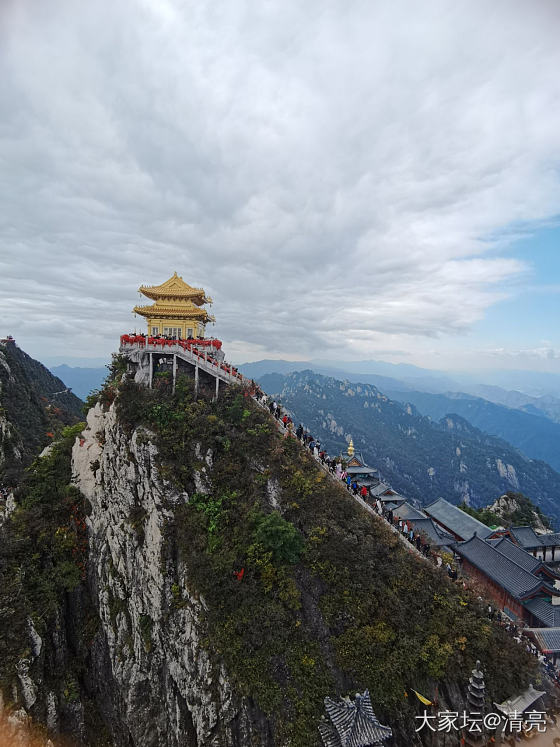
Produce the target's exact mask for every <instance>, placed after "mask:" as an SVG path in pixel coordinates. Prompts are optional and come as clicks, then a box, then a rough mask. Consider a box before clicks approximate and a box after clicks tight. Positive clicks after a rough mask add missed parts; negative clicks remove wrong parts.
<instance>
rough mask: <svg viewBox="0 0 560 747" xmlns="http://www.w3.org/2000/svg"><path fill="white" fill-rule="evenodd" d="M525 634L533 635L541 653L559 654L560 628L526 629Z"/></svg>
mask: <svg viewBox="0 0 560 747" xmlns="http://www.w3.org/2000/svg"><path fill="white" fill-rule="evenodd" d="M525 632H526V633H531V634H532V635H533V637H534V639H535V641H536V643H537V645H538V647H539V648H540V650H541V651H542V652H544V653H559V652H560V628H527V630H526V631H525Z"/></svg>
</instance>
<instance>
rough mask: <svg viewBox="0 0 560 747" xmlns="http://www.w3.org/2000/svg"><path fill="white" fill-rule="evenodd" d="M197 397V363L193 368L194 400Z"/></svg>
mask: <svg viewBox="0 0 560 747" xmlns="http://www.w3.org/2000/svg"><path fill="white" fill-rule="evenodd" d="M197 397H198V363H195V366H194V398H195V399H196V398H197Z"/></svg>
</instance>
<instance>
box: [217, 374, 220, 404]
mask: <svg viewBox="0 0 560 747" xmlns="http://www.w3.org/2000/svg"><path fill="white" fill-rule="evenodd" d="M219 388H220V379H219V378H218V377H217V376H216V400H217V399H218V390H219Z"/></svg>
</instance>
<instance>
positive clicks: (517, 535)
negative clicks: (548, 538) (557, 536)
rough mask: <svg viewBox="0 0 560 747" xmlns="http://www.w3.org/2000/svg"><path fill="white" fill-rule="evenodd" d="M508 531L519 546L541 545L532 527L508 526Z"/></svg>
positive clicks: (531, 546)
mask: <svg viewBox="0 0 560 747" xmlns="http://www.w3.org/2000/svg"><path fill="white" fill-rule="evenodd" d="M509 531H510V534H512V535H513V538H514V540H515V541H516V542H517V544H518V545H521V547H527V548H533V547H543V542H542V540H541V538H540V537H539V535H538V534H536V533H535V530H534V529H533V527H510V530H509Z"/></svg>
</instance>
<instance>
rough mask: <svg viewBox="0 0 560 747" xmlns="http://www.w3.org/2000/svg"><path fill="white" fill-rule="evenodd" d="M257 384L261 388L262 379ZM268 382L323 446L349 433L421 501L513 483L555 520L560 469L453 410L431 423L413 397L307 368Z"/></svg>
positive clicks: (474, 497) (471, 499)
mask: <svg viewBox="0 0 560 747" xmlns="http://www.w3.org/2000/svg"><path fill="white" fill-rule="evenodd" d="M261 383H262V385H263V386H265V388H266V387H267V378H263V379H262V380H261ZM268 383H270V384H271V385H272V386H271V387H269V390H271V389H278V386H279V384H281V385H282V389H281V391H280V392H279V397H280V399H281V401H282V403H283V404H284V405H285V406H286V407H288V408H289V409H290V410H291V411H292V412H293V413H294V416H295V417H296V418H297V419H298V420H301V421H302V422H303V423H304V424H305V425H306V426H307V427H309V428H310V429H311V430H312V432H313V434H314V435H315V436H316V437H317V438H319V439H320V440H321V442H322V443H323V445H324V446H326V447H327V450H328V451H329V453H332V454H337V453H340V452H342V451H344V450H345V449H346V445H347V442H348V440H349V438H350V436H352V438H353V439H354V444H355V446H356V448H357V449H358V450H359V451H361V452H362V453H363V455H364V457H365V458H366V459H367V461H368V463H369V464H370V465H372V466H375V467H378V468H379V469H380V471H381V473H382V475H383V476H384V477H385V478H386V479H387V480H388V481H389V482H390V483H391V485H392V486H393V487H394V488H395V489H397V490H398V491H399V492H402V494H403V495H406V496H407V497H409V498H412V499H415V500H417V501H418V502H419V503H421V504H427V503H430V502H431V501H432V500H435V499H436V498H438V497H440V496H441V497H444V498H446V499H447V500H450V501H451V502H453V503H459V502H461V501H465V502H467V503H469V504H472V505H473V506H475V507H476V506H483V505H487V504H489V503H492V502H493V501H494V500H495V499H496V498H497V497H499V496H500V495H502V494H503V493H506V492H508V491H512V490H513V491H518V492H522V493H524V494H525V495H527V496H529V497H530V498H531V499H532V500H533V501H534V502H535V503H536V504H537V505H538V506H539V507H540V508H541V510H542V511H543V512H544V513H545V514H547V515H550V516H551V517H553V519H554V520H555V521H558V520H559V519H560V504H559V503H558V496H560V475H559V474H558V473H557V472H555V471H554V470H553V469H552V468H551V467H550V466H549V465H548V464H546V463H545V462H543V461H539V460H536V459H530V458H528V457H526V456H525V455H524V454H523V453H522V452H521V451H519V450H517V449H515V448H514V447H512V446H511V445H510V444H508V443H507V442H506V441H503V440H502V439H500V438H497V437H495V436H490V435H488V434H487V433H484V432H482V431H480V430H479V429H478V428H476V427H474V426H473V425H471V424H470V423H469V422H468V421H467V420H466V419H465V418H463V417H460V416H459V415H447V416H446V417H444V418H443V419H442V420H441V421H440V422H433V421H432V420H430V419H429V418H427V417H425V416H423V415H421V414H420V413H419V412H418V410H417V409H416V408H415V407H414V406H413V405H412V404H402V403H399V402H396V401H393V400H391V399H389V397H387V396H386V395H385V394H383V393H382V392H380V391H379V389H377V388H376V387H375V386H373V385H371V384H356V383H353V382H349V381H341V380H338V379H334V378H331V377H324V376H321V375H319V374H316V373H313V372H312V371H304V372H299V373H291V374H288V375H287V376H286V377H285V378H283V379H281V380H280V379H278V377H275V378H271V379H269V380H268ZM551 425H554V424H551Z"/></svg>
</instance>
